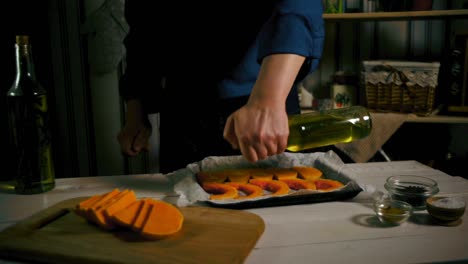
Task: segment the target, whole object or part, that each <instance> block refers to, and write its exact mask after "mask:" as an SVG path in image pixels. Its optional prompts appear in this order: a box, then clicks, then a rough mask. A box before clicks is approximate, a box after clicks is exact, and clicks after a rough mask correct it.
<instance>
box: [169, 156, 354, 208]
mask: <svg viewBox="0 0 468 264" xmlns="http://www.w3.org/2000/svg"><path fill="white" fill-rule="evenodd" d="M255 166H256V167H280V168H291V167H293V166H311V167H315V168H317V169H319V170H321V171H322V173H323V176H322V178H324V179H331V180H338V181H340V182H342V183H343V184H345V186H344V187H342V188H340V189H337V190H333V191H328V192H324V191H306V190H299V191H291V192H290V193H289V194H287V195H282V196H263V197H256V198H252V199H249V200H246V199H245V200H234V199H232V200H231V199H230V200H210V199H209V194H208V193H206V192H205V191H204V190H203V189H202V188H201V186H200V185H199V184H198V182H197V181H196V173H197V172H198V171H201V170H213V169H226V168H247V167H249V168H251V167H252V164H251V163H248V162H246V161H245V160H243V158H242V157H241V156H228V157H208V158H205V159H204V160H202V161H201V162H199V163H194V164H191V165H189V166H187V169H185V170H181V171H179V172H176V173H174V174H172V175H169V179H171V180H172V181H174V191H175V192H176V193H178V194H179V195H180V197H181V198H180V199H181V200H183V201H184V202H185V203H188V204H190V203H194V202H205V203H206V204H208V205H210V206H213V207H219V208H229V209H249V208H260V207H272V206H285V205H294V204H305V203H320V202H331V201H341V200H348V199H352V198H353V197H355V196H357V195H358V194H359V193H360V192H361V191H363V189H362V188H361V187H360V185H359V184H358V183H357V182H356V180H355V179H353V177H352V175H348V174H347V172H346V171H345V170H343V167H344V163H343V161H342V160H341V159H340V158H339V156H338V155H337V154H336V153H334V152H333V151H328V152H317V153H283V154H280V155H277V156H274V157H271V158H270V159H268V160H265V161H261V162H257V163H256V164H255ZM179 205H180V206H184V205H187V204H183V202H180V203H179Z"/></svg>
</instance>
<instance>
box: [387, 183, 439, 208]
mask: <svg viewBox="0 0 468 264" xmlns="http://www.w3.org/2000/svg"><path fill="white" fill-rule="evenodd" d="M384 186H385V189H386V190H387V191H388V193H389V195H390V197H391V198H392V200H400V201H404V202H407V203H409V204H411V206H412V207H413V210H424V209H425V208H426V199H427V198H429V197H432V196H434V195H435V194H437V193H438V192H439V187H438V184H437V182H436V181H434V180H432V179H430V178H426V177H422V176H414V175H400V176H391V177H388V178H387V181H386V182H385V185H384Z"/></svg>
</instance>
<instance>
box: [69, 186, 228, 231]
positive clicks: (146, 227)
mask: <svg viewBox="0 0 468 264" xmlns="http://www.w3.org/2000/svg"><path fill="white" fill-rule="evenodd" d="M231 188H233V187H231ZM75 209H76V210H75V211H76V213H77V214H78V215H80V216H81V217H84V218H86V219H87V220H88V221H90V222H94V223H96V224H98V225H99V226H100V227H102V228H103V229H106V230H111V229H113V228H114V227H117V226H123V227H127V228H129V229H131V230H133V231H135V232H138V233H139V234H140V235H141V236H143V237H146V238H149V239H160V238H164V237H166V236H170V235H172V234H175V233H177V232H179V231H180V230H181V228H182V225H183V222H184V216H183V214H182V212H181V211H180V210H179V209H178V208H177V207H176V206H174V205H172V204H169V203H166V202H164V201H159V200H154V199H151V198H145V199H138V200H137V198H136V195H135V192H134V191H133V190H128V189H125V190H124V191H122V192H121V191H119V190H118V189H114V190H112V191H110V192H108V193H105V194H98V195H94V196H92V197H90V198H88V199H86V200H83V201H82V202H80V203H78V204H77V205H76V206H75Z"/></svg>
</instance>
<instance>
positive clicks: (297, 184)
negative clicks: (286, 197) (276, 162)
mask: <svg viewBox="0 0 468 264" xmlns="http://www.w3.org/2000/svg"><path fill="white" fill-rule="evenodd" d="M279 181H282V182H284V183H286V184H287V185H288V186H289V188H290V189H292V190H316V187H315V184H314V182H313V181H306V180H303V179H280V180H279Z"/></svg>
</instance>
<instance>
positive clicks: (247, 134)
mask: <svg viewBox="0 0 468 264" xmlns="http://www.w3.org/2000/svg"><path fill="white" fill-rule="evenodd" d="M282 107H283V109H281V110H278V108H269V107H262V106H260V105H252V104H251V105H249V104H247V105H245V106H243V107H241V108H240V109H238V110H237V111H236V112H234V113H233V114H231V115H230V116H229V117H228V119H227V121H226V126H225V127H224V134H223V136H224V138H225V139H226V140H227V141H228V142H229V143H230V144H231V145H232V147H233V148H234V149H240V150H241V153H242V155H243V156H244V157H245V158H246V159H247V160H248V161H250V162H256V161H258V160H263V159H266V158H267V157H268V156H272V155H275V154H280V153H282V152H284V150H285V149H286V146H287V143H288V136H289V126H288V116H287V114H286V111H285V110H284V105H283V106H282Z"/></svg>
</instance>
